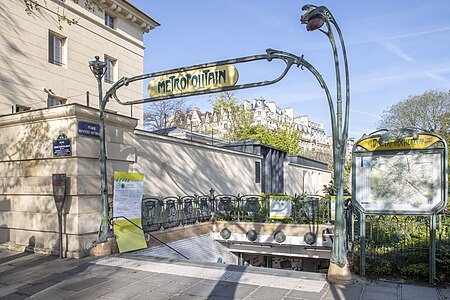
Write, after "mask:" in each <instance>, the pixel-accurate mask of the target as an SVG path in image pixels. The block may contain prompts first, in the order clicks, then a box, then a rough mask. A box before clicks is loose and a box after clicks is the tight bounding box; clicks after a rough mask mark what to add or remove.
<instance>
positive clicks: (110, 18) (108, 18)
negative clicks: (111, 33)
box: [105, 12, 115, 29]
mask: <svg viewBox="0 0 450 300" xmlns="http://www.w3.org/2000/svg"><path fill="white" fill-rule="evenodd" d="M114 19H115V18H114V17H113V16H111V15H110V14H108V13H107V12H105V25H106V26H108V27H109V28H112V29H114Z"/></svg>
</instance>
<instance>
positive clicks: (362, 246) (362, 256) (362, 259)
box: [359, 212, 366, 276]
mask: <svg viewBox="0 0 450 300" xmlns="http://www.w3.org/2000/svg"><path fill="white" fill-rule="evenodd" d="M359 273H360V274H359V275H361V276H366V214H364V213H363V212H361V220H360V225H359Z"/></svg>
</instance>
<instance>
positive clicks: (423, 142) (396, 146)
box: [358, 134, 440, 151]
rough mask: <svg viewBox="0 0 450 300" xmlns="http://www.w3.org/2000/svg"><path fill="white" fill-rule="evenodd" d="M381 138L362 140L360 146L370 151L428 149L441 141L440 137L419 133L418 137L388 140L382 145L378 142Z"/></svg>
mask: <svg viewBox="0 0 450 300" xmlns="http://www.w3.org/2000/svg"><path fill="white" fill-rule="evenodd" d="M379 139H380V137H379V136H378V137H370V138H367V139H364V140H362V141H360V142H359V143H358V146H361V147H363V148H364V149H366V150H368V151H380V150H406V149H426V148H428V147H430V146H431V145H433V144H434V143H436V142H438V141H440V139H439V138H438V137H436V136H434V135H428V134H419V137H418V139H413V138H412V137H407V138H405V139H403V140H399V141H391V142H387V143H386V144H384V145H383V146H381V145H380V144H379V142H378V141H379Z"/></svg>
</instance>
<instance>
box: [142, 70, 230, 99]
mask: <svg viewBox="0 0 450 300" xmlns="http://www.w3.org/2000/svg"><path fill="white" fill-rule="evenodd" d="M238 78H239V73H238V71H237V69H236V68H235V67H233V66H231V65H223V66H216V67H206V68H201V69H196V70H191V71H184V72H179V73H174V74H168V75H163V76H158V77H155V78H153V79H152V80H151V81H150V82H149V84H148V95H149V97H150V98H152V97H162V96H170V95H180V94H185V93H189V92H199V91H207V90H211V89H216V88H222V87H228V86H234V85H235V84H236V82H237V81H238Z"/></svg>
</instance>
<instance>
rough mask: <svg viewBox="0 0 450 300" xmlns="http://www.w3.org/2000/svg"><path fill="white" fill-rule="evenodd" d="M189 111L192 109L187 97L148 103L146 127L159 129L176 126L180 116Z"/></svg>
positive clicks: (145, 111)
mask: <svg viewBox="0 0 450 300" xmlns="http://www.w3.org/2000/svg"><path fill="white" fill-rule="evenodd" d="M188 111H190V107H189V105H188V104H187V99H186V98H177V99H170V100H162V101H155V102H151V103H147V104H145V107H144V128H145V129H146V130H157V129H162V128H166V127H172V126H176V125H177V124H178V123H180V122H178V118H180V117H181V115H182V114H184V113H185V112H188Z"/></svg>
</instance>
